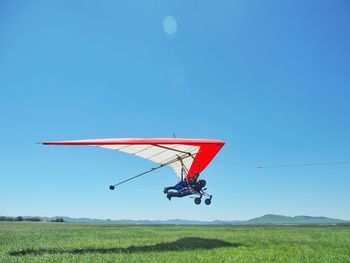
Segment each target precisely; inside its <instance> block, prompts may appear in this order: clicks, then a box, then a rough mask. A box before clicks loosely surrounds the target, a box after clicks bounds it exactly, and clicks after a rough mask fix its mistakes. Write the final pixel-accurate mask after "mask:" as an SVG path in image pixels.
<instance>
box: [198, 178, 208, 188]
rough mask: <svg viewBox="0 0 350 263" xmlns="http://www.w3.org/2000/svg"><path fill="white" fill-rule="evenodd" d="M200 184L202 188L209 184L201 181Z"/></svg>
mask: <svg viewBox="0 0 350 263" xmlns="http://www.w3.org/2000/svg"><path fill="white" fill-rule="evenodd" d="M198 183H199V184H200V186H201V187H204V186H205V185H206V184H207V182H206V181H205V180H199V181H198Z"/></svg>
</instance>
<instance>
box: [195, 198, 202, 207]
mask: <svg viewBox="0 0 350 263" xmlns="http://www.w3.org/2000/svg"><path fill="white" fill-rule="evenodd" d="M201 201H202V200H201V199H200V198H199V197H196V198H195V199H194V203H195V204H196V205H199V204H200V203H201Z"/></svg>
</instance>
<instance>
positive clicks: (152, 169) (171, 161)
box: [109, 155, 189, 190]
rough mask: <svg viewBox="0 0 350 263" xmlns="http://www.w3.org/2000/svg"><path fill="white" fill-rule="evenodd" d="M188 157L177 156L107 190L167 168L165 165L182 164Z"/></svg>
mask: <svg viewBox="0 0 350 263" xmlns="http://www.w3.org/2000/svg"><path fill="white" fill-rule="evenodd" d="M188 157H189V156H187V155H184V156H178V157H177V158H176V159H173V160H170V161H168V162H166V163H162V164H161V165H159V166H157V167H153V168H151V169H149V170H147V171H145V172H143V173H140V174H138V175H135V176H133V177H130V178H128V179H125V180H123V181H121V182H119V183H116V184H113V185H110V186H109V189H110V190H114V189H115V187H116V186H118V185H121V184H124V183H126V182H128V181H131V180H133V179H135V178H137V177H140V176H142V175H145V174H148V173H150V172H153V171H155V170H158V169H160V168H162V167H164V166H167V165H169V164H172V163H175V162H178V161H180V162H181V163H182V160H183V159H186V158H188Z"/></svg>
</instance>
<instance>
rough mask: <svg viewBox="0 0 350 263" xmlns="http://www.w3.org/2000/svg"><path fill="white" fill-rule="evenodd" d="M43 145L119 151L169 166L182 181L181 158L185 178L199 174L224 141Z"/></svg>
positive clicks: (89, 141)
mask: <svg viewBox="0 0 350 263" xmlns="http://www.w3.org/2000/svg"><path fill="white" fill-rule="evenodd" d="M43 144H45V145H90V146H97V147H102V148H107V149H111V150H115V151H120V152H124V153H128V154H132V155H135V156H139V157H142V158H144V159H147V160H150V161H153V162H155V163H157V164H159V165H168V166H170V167H171V168H173V169H174V171H175V173H176V175H177V176H178V177H179V178H181V162H180V161H176V160H178V158H179V157H181V159H182V162H183V164H184V166H185V167H186V168H187V170H188V173H187V177H191V176H193V175H194V173H201V172H202V171H203V170H204V169H205V167H206V166H207V165H208V164H209V163H210V161H211V160H212V159H213V158H214V156H215V155H216V154H217V152H218V151H219V150H220V149H221V147H222V146H223V145H224V142H223V141H219V140H207V139H178V138H165V139H134V138H132V139H97V140H78V141H58V142H44V143H43Z"/></svg>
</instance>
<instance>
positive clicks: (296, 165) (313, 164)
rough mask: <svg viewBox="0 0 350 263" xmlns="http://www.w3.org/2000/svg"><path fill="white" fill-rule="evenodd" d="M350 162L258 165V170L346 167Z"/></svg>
mask: <svg viewBox="0 0 350 263" xmlns="http://www.w3.org/2000/svg"><path fill="white" fill-rule="evenodd" d="M346 164H350V162H310V163H295V164H279V165H257V166H256V168H257V169H265V168H288V167H302V166H323V165H346Z"/></svg>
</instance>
